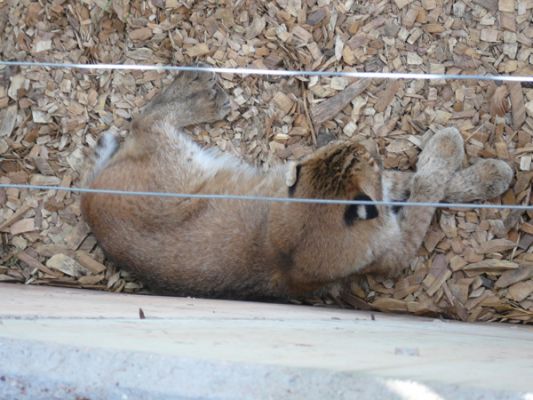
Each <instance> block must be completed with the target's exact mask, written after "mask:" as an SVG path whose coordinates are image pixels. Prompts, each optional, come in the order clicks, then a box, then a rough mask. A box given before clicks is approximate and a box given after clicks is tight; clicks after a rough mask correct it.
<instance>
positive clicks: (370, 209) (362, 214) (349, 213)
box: [344, 193, 379, 226]
mask: <svg viewBox="0 0 533 400" xmlns="http://www.w3.org/2000/svg"><path fill="white" fill-rule="evenodd" d="M353 199H354V200H356V201H372V199H371V198H370V197H368V196H367V195H366V194H364V193H360V194H358V195H357V196H355V197H354V198H353ZM378 215H379V213H378V209H377V207H376V206H375V205H374V204H350V205H349V206H347V207H346V210H345V211H344V222H345V223H346V225H348V226H351V225H353V223H354V222H355V221H360V220H366V219H374V218H377V217H378Z"/></svg>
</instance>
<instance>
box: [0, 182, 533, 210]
mask: <svg viewBox="0 0 533 400" xmlns="http://www.w3.org/2000/svg"><path fill="white" fill-rule="evenodd" d="M0 189H29V190H47V191H52V190H58V191H64V192H76V193H94V194H112V195H121V196H148V197H166V198H178V199H207V200H214V199H218V200H244V201H265V202H271V203H308V204H309V203H311V204H337V205H378V206H390V207H435V208H465V209H484V208H488V209H496V210H524V211H529V210H533V205H518V204H516V205H506V204H472V203H437V202H413V201H388V200H382V201H374V200H336V199H308V198H301V197H270V196H253V195H237V194H198V193H170V192H138V191H127V190H114V189H90V188H79V187H66V186H44V185H28V184H17V183H1V184H0Z"/></svg>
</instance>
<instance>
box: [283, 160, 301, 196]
mask: <svg viewBox="0 0 533 400" xmlns="http://www.w3.org/2000/svg"><path fill="white" fill-rule="evenodd" d="M301 168H302V166H301V165H300V164H297V163H295V162H290V163H289V165H288V169H287V175H286V176H285V184H286V185H287V187H288V188H289V196H292V195H294V191H295V190H296V185H297V184H298V179H299V178H300V170H301Z"/></svg>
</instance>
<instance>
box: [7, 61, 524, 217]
mask: <svg viewBox="0 0 533 400" xmlns="http://www.w3.org/2000/svg"><path fill="white" fill-rule="evenodd" d="M0 65H5V66H21V67H48V68H76V69H102V70H137V71H154V70H155V71H190V72H212V73H226V74H240V75H275V76H321V77H349V78H364V79H369V78H370V79H371V78H378V79H423V80H433V79H445V80H446V79H447V80H484V81H507V82H533V76H510V75H479V74H473V75H468V74H465V75H460V74H426V73H406V72H357V71H338V72H337V71H305V70H302V71H295V70H283V69H255V68H224V67H206V66H173V65H153V64H152V65H138V64H75V63H51V62H33V61H31V62H30V61H2V60H0ZM0 189H29V190H48V191H52V190H58V191H66V192H77V193H95V194H112V195H123V196H149V197H166V198H182V199H187V198H188V199H223V200H245V201H266V202H277V203H308V204H309V203H312V204H337V205H382V206H400V207H435V208H463V209H499V210H524V211H528V210H533V205H500V204H472V203H437V202H409V201H366V200H334V199H308V198H286V197H269V196H252V195H231V194H192V193H168V192H139V191H124V190H113V189H90V188H76V187H64V186H42V185H27V184H0Z"/></svg>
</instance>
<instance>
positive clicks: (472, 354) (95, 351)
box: [0, 285, 533, 400]
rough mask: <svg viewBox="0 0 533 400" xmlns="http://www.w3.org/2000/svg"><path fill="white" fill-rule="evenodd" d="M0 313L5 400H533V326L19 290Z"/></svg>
mask: <svg viewBox="0 0 533 400" xmlns="http://www.w3.org/2000/svg"><path fill="white" fill-rule="evenodd" d="M0 304H1V309H0V360H1V362H0V398H17V399H30V398H31V399H40V398H43V399H44V398H47V399H49V398H69V397H70V398H76V396H78V397H82V398H83V397H86V398H89V399H115V398H116V399H133V398H142V399H151V398H154V399H166V398H169V399H170V398H174V399H176V398H177V399H200V398H201V399H203V398H205V399H234V398H291V399H292V398H295V399H297V398H305V399H311V400H312V399H325V398H340V399H344V398H346V399H354V398H357V399H379V398H386V399H389V398H392V399H394V398H397V399H409V400H411V399H437V400H438V399H460V398H465V399H471V398H485V399H492V398H495V399H520V400H530V399H533V379H532V376H533V328H531V327H523V326H511V325H503V324H464V323H458V322H443V321H440V320H432V319H426V318H413V317H407V316H388V315H384V314H379V313H378V314H374V319H373V318H372V315H371V314H370V313H365V312H356V311H348V310H329V309H317V308H313V307H305V306H290V305H277V304H260V303H244V302H231V301H212V300H196V299H182V298H169V297H155V296H133V295H119V294H108V293H101V292H91V291H83V290H67V289H55V288H43V287H28V286H22V285H0ZM139 308H142V309H143V312H144V314H145V316H146V319H140V318H139ZM417 396H418V397H417ZM527 396H531V397H527Z"/></svg>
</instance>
